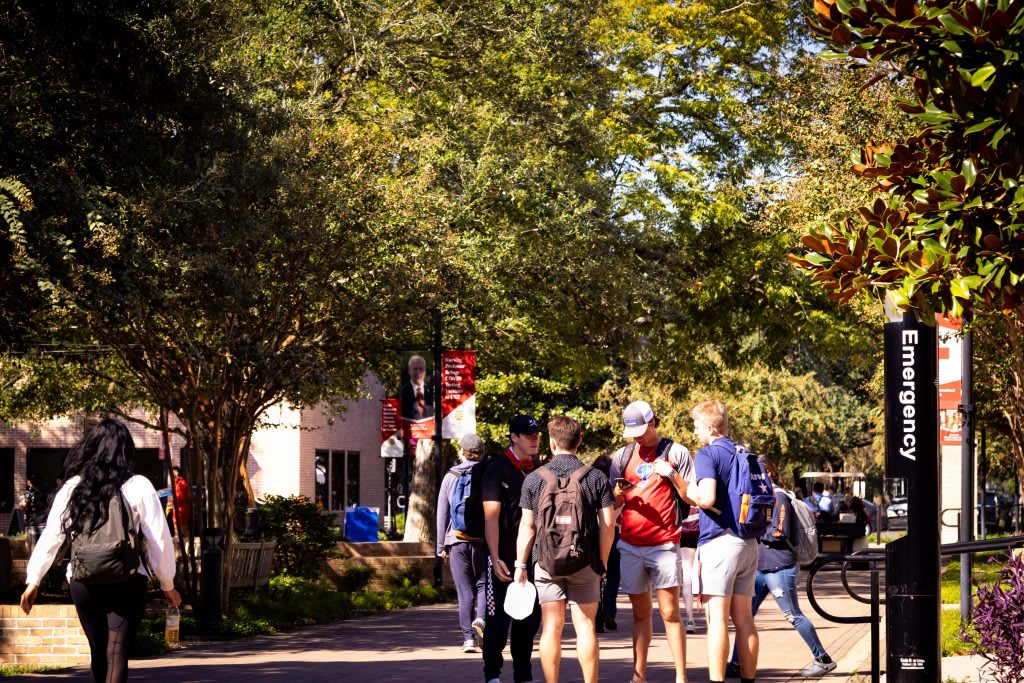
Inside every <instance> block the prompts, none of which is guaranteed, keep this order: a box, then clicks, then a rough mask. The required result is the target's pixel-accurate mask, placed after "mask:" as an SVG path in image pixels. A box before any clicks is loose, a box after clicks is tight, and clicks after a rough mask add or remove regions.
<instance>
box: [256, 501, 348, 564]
mask: <svg viewBox="0 0 1024 683" xmlns="http://www.w3.org/2000/svg"><path fill="white" fill-rule="evenodd" d="M260 503H261V504H260V508H259V514H260V531H261V533H262V534H263V535H264V537H267V538H271V537H272V538H276V539H277V547H276V548H275V549H274V571H275V572H276V573H278V574H290V575H292V576H296V577H307V578H312V577H316V576H318V575H319V574H320V566H321V564H322V563H323V561H324V560H325V559H326V558H328V557H330V556H332V555H334V554H336V553H337V545H338V542H339V541H340V540H341V529H340V528H338V527H336V526H334V517H333V515H331V514H330V513H328V512H324V511H323V510H321V509H320V507H319V506H317V504H316V503H313V502H311V501H309V500H307V499H306V498H304V497H303V496H287V497H285V496H267V497H266V498H264V499H263V500H262V501H260Z"/></svg>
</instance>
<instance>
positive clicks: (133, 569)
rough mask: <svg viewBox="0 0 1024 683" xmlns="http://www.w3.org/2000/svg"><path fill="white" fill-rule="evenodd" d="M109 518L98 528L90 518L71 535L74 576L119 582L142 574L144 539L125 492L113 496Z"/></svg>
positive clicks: (94, 581) (76, 579) (100, 581)
mask: <svg viewBox="0 0 1024 683" xmlns="http://www.w3.org/2000/svg"><path fill="white" fill-rule="evenodd" d="M108 505H109V507H108V508H107V519H106V520H105V521H104V522H103V523H102V524H100V525H98V526H97V527H96V528H92V522H91V521H86V523H85V527H84V528H83V529H82V533H80V534H77V535H76V536H75V537H74V538H72V539H71V578H72V579H74V580H75V581H81V582H82V583H93V584H100V583H119V582H121V581H127V580H128V579H131V578H132V577H134V576H136V575H138V574H139V564H140V562H142V560H143V553H142V540H141V539H140V538H139V533H138V532H137V531H135V529H134V528H132V526H131V523H130V521H129V515H128V504H127V503H126V502H125V500H124V497H123V496H122V495H121V492H120V491H118V492H117V495H115V496H113V497H111V499H110V503H109V504H108Z"/></svg>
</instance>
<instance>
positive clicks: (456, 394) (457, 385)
mask: <svg viewBox="0 0 1024 683" xmlns="http://www.w3.org/2000/svg"><path fill="white" fill-rule="evenodd" d="M474 433H476V351H444V352H442V353H441V436H442V438H445V439H458V438H459V437H461V436H463V435H465V434H474Z"/></svg>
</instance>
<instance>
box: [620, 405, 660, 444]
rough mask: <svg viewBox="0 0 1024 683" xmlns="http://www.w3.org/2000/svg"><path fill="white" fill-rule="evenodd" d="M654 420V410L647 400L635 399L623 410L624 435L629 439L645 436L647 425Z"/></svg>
mask: <svg viewBox="0 0 1024 683" xmlns="http://www.w3.org/2000/svg"><path fill="white" fill-rule="evenodd" d="M653 421H654V411H653V410H652V409H651V406H650V404H649V403H647V401H633V402H632V403H630V404H629V405H628V406H626V409H625V410H623V411H622V423H623V424H624V425H625V429H623V430H622V436H624V437H625V438H627V439H635V438H636V437H638V436H643V434H644V432H646V431H647V425H649V424H650V423H651V422H653Z"/></svg>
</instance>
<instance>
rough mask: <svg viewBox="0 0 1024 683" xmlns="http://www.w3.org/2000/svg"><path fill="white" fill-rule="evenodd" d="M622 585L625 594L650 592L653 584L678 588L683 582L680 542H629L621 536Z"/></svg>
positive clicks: (620, 566)
mask: <svg viewBox="0 0 1024 683" xmlns="http://www.w3.org/2000/svg"><path fill="white" fill-rule="evenodd" d="M618 548H619V574H620V575H621V576H622V580H621V583H620V584H619V587H620V588H621V589H622V592H623V593H625V594H626V595H639V594H640V593H650V592H651V588H654V589H655V590H658V589H661V588H675V587H676V586H681V585H682V584H683V579H682V568H681V566H680V563H679V545H678V544H676V543H663V544H662V545H652V546H641V545H630V544H629V543H626V542H625V541H623V540H619V545H618Z"/></svg>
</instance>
